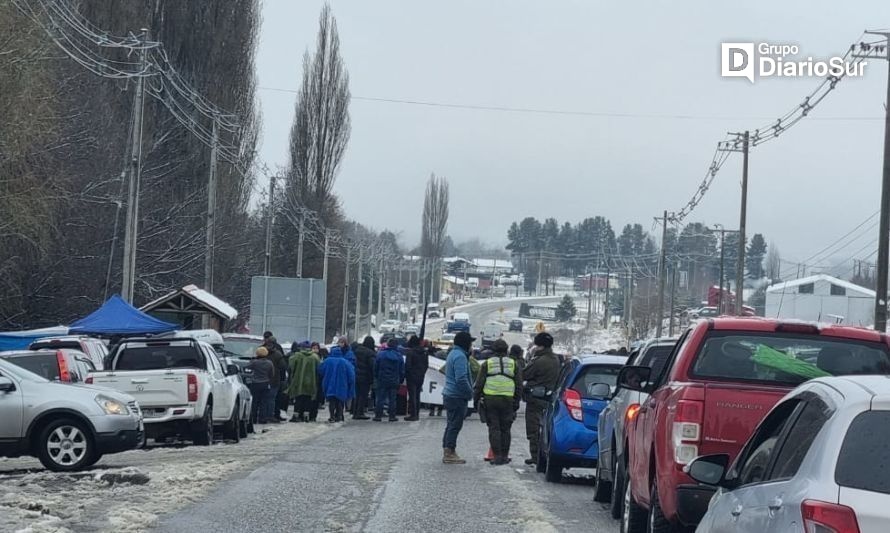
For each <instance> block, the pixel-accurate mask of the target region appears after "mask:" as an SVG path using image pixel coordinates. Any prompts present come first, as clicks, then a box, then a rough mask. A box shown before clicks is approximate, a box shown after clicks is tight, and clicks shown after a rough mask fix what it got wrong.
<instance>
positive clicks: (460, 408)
mask: <svg viewBox="0 0 890 533" xmlns="http://www.w3.org/2000/svg"><path fill="white" fill-rule="evenodd" d="M475 340H476V339H475V338H474V337H473V336H472V335H470V334H469V333H467V332H466V331H461V332H459V333H458V334H457V335H455V336H454V347H453V348H452V349H451V351H450V352H448V359H447V360H446V361H445V388H444V389H443V390H442V398H443V400H444V403H445V409H446V410H447V411H448V419H447V423H446V426H445V435H444V436H443V437H442V448H443V454H442V462H443V463H445V464H464V463H466V461H465V460H464V459H461V458H460V456H459V455H457V451H456V450H457V435H458V434H459V433H460V430H461V428H463V426H464V418H466V417H467V402H468V401H470V399H472V398H473V381H472V379H471V378H470V363H469V358H470V356H469V353H470V350H472V348H473V341H475Z"/></svg>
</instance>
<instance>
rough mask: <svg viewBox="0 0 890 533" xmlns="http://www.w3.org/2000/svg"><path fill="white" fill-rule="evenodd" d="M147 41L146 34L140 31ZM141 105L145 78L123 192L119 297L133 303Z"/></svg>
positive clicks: (136, 109)
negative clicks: (124, 212) (124, 218)
mask: <svg viewBox="0 0 890 533" xmlns="http://www.w3.org/2000/svg"><path fill="white" fill-rule="evenodd" d="M142 33H143V35H145V40H146V41H147V40H148V30H146V29H143V30H142ZM139 55H140V58H139V62H140V65H141V67H140V70H141V71H142V72H145V67H146V65H145V61H146V54H145V49H144V48H143V49H142V50H141V51H140V52H139ZM144 105H145V77H144V76H140V77H139V79H137V80H136V96H135V97H134V98H133V137H132V139H131V140H130V142H131V145H130V169H129V170H130V171H129V176H128V180H127V181H128V188H127V225H126V231H125V233H124V260H123V280H122V281H121V297H122V298H123V299H124V300H125V301H126V302H128V303H133V293H134V292H135V290H134V289H135V286H136V243H137V241H138V237H137V236H138V226H139V180H140V174H141V172H142V112H143V109H144Z"/></svg>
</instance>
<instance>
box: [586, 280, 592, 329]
mask: <svg viewBox="0 0 890 533" xmlns="http://www.w3.org/2000/svg"><path fill="white" fill-rule="evenodd" d="M591 326H593V268H591V267H590V265H588V266H587V329H591Z"/></svg>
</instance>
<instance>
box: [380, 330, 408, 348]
mask: <svg viewBox="0 0 890 533" xmlns="http://www.w3.org/2000/svg"><path fill="white" fill-rule="evenodd" d="M391 339H395V340H396V342H397V343H398V345H399V346H404V345H405V344H406V343H407V342H408V339H407V338H405V336H404V335H402V334H401V333H398V332H393V333H384V334H383V335H381V336H380V344H381V345H384V344H386V343H387V342H389V341H390V340H391Z"/></svg>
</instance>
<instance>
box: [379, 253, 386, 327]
mask: <svg viewBox="0 0 890 533" xmlns="http://www.w3.org/2000/svg"><path fill="white" fill-rule="evenodd" d="M377 272H378V275H379V276H380V278H379V279H378V280H377V281H378V285H379V287H378V289H377V322H378V323H380V321H381V317H382V316H383V296H384V292H383V285H384V284H385V283H386V264H385V263H384V262H383V259H381V260H380V269H379V270H378V271H377Z"/></svg>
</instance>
